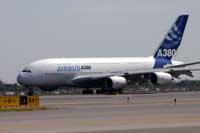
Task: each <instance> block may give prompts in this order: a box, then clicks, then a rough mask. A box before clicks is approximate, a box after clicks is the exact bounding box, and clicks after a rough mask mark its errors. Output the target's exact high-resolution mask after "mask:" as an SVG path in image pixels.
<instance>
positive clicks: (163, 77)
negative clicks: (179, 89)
mask: <svg viewBox="0 0 200 133" xmlns="http://www.w3.org/2000/svg"><path fill="white" fill-rule="evenodd" d="M173 80H174V79H173V77H172V75H171V74H169V73H165V72H155V73H153V74H152V75H151V83H152V84H160V85H162V84H168V83H173Z"/></svg>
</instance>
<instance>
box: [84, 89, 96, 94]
mask: <svg viewBox="0 0 200 133" xmlns="http://www.w3.org/2000/svg"><path fill="white" fill-rule="evenodd" d="M82 94H94V90H90V89H86V90H83V91H82Z"/></svg>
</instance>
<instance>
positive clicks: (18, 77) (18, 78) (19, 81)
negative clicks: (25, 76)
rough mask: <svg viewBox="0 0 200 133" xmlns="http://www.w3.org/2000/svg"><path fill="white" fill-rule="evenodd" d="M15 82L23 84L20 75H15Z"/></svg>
mask: <svg viewBox="0 0 200 133" xmlns="http://www.w3.org/2000/svg"><path fill="white" fill-rule="evenodd" d="M17 82H18V83H20V84H22V83H23V80H22V75H21V73H20V74H18V75H17Z"/></svg>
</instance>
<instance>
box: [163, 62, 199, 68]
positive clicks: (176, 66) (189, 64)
mask: <svg viewBox="0 0 200 133" xmlns="http://www.w3.org/2000/svg"><path fill="white" fill-rule="evenodd" d="M196 64H200V61H198V62H190V63H184V64H181V65H170V66H167V67H165V68H178V67H186V66H191V65H196Z"/></svg>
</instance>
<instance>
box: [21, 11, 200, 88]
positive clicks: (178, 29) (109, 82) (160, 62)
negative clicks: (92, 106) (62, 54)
mask: <svg viewBox="0 0 200 133" xmlns="http://www.w3.org/2000/svg"><path fill="white" fill-rule="evenodd" d="M187 20H188V15H181V16H179V17H178V18H177V20H176V21H175V23H174V24H173V25H172V27H171V29H170V30H169V32H168V33H167V35H166V36H165V38H164V40H163V41H162V43H161V44H160V46H159V47H158V49H157V50H156V51H155V53H154V55H153V56H150V57H145V58H144V57H143V58H135V57H134V58H132V57H131V58H53V59H43V60H38V61H35V62H33V63H31V64H30V65H28V66H27V67H25V68H24V69H23V70H22V72H20V73H19V75H18V76H17V81H18V83H20V84H22V85H24V86H27V87H40V88H42V89H45V88H46V89H49V88H56V87H60V86H74V87H82V88H102V89H106V90H118V89H121V88H123V87H125V86H126V85H127V84H128V83H129V81H132V82H136V81H138V80H140V79H147V80H150V81H151V82H152V83H153V84H166V83H171V82H173V80H174V79H175V78H179V76H180V75H183V74H185V75H188V76H191V77H193V75H192V72H191V71H196V70H199V69H187V68H186V66H189V65H194V64H199V63H200V62H192V63H183V62H180V61H174V60H172V58H173V56H174V55H175V54H176V51H177V50H178V47H179V46H180V44H181V40H182V37H183V33H184V30H185V26H186V23H187Z"/></svg>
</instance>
